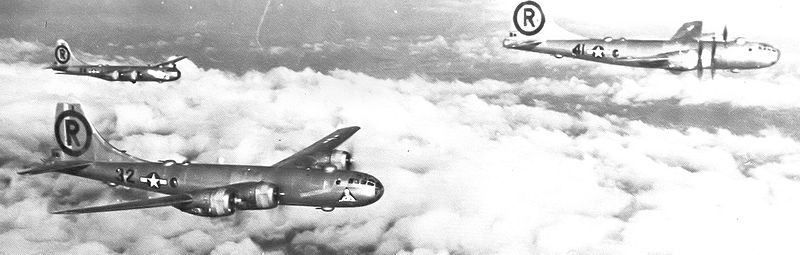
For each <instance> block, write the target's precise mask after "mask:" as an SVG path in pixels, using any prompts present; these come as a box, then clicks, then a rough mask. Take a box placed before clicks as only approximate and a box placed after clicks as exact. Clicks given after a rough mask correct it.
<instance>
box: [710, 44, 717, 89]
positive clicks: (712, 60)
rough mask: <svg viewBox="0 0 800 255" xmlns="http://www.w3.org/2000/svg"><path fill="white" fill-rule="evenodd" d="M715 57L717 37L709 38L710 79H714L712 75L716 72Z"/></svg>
mask: <svg viewBox="0 0 800 255" xmlns="http://www.w3.org/2000/svg"><path fill="white" fill-rule="evenodd" d="M716 55H717V36H716V35H712V36H711V79H712V80H713V79H714V74H715V73H716V71H717V68H716V64H717V59H716V58H715V57H716Z"/></svg>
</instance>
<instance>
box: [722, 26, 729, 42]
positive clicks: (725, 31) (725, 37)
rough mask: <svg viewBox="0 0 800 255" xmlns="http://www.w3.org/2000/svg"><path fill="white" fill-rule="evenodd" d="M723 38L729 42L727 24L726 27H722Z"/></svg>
mask: <svg viewBox="0 0 800 255" xmlns="http://www.w3.org/2000/svg"><path fill="white" fill-rule="evenodd" d="M722 40H723V41H725V42H728V25H725V28H723V29H722Z"/></svg>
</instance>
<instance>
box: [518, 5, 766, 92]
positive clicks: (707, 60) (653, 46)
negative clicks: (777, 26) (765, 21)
mask: <svg viewBox="0 0 800 255" xmlns="http://www.w3.org/2000/svg"><path fill="white" fill-rule="evenodd" d="M513 22H514V26H515V28H516V29H517V31H518V32H519V33H521V34H522V36H520V35H518V34H517V33H515V32H512V33H511V34H510V36H509V37H508V38H506V39H505V40H503V47H505V48H509V49H516V50H524V51H532V52H538V53H544V54H550V55H553V56H555V57H556V58H562V57H570V58H576V59H582V60H588V61H594V62H600V63H606V64H613V65H623V66H631V67H645V68H660V69H665V70H668V71H670V72H672V73H680V72H684V71H690V70H697V75H698V77H702V76H703V70H704V69H709V70H711V77H712V78H713V77H714V73H715V71H716V70H718V69H719V70H728V71H731V72H734V73H736V72H739V71H740V70H743V69H757V68H764V67H769V66H772V65H774V64H775V63H776V62H778V59H779V58H780V51H779V50H778V49H777V48H775V47H773V46H771V45H769V44H766V43H761V42H750V41H747V40H745V39H744V38H736V39H735V40H733V41H728V29H727V27H726V28H725V29H724V30H723V32H722V38H721V39H722V40H721V41H719V40H717V37H716V34H710V35H711V40H705V39H704V36H707V35H705V34H703V32H702V31H703V23H702V22H700V21H694V22H688V23H686V24H684V25H683V26H681V28H680V29H678V31H677V32H676V33H675V35H674V36H672V38H670V39H669V40H635V39H625V38H617V39H614V38H611V37H606V38H604V39H586V38H576V39H570V40H560V39H554V38H546V37H548V35H547V34H548V33H545V32H547V29H548V27H545V25H546V19H545V15H544V12H543V11H542V7H541V5H539V4H538V3H536V2H534V1H525V2H522V3H520V4H519V5H517V8H516V9H515V10H514V15H513ZM550 34H551V36H552V34H556V33H553V32H550ZM562 34H563V33H562ZM562 39H563V38H562Z"/></svg>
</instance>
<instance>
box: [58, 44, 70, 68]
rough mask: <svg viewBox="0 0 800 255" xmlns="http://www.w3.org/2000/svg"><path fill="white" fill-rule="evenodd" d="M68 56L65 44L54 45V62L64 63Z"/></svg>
mask: <svg viewBox="0 0 800 255" xmlns="http://www.w3.org/2000/svg"><path fill="white" fill-rule="evenodd" d="M69 58H70V55H69V50H68V49H67V46H64V45H59V46H57V47H56V62H58V63H59V64H66V63H67V61H69Z"/></svg>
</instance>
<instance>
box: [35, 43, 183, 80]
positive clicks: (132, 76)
mask: <svg viewBox="0 0 800 255" xmlns="http://www.w3.org/2000/svg"><path fill="white" fill-rule="evenodd" d="M55 58H56V62H55V63H53V65H51V66H50V67H48V68H49V69H53V70H55V71H59V73H58V74H69V75H83V76H91V77H95V78H100V79H103V80H107V81H129V82H132V83H136V82H137V81H157V82H165V81H174V80H177V79H179V78H181V71H180V70H178V68H177V67H176V66H175V62H178V61H180V60H182V59H184V58H186V57H185V56H180V57H175V58H172V59H170V60H168V61H166V62H163V63H159V64H155V65H146V66H112V65H90V64H86V63H85V62H83V61H81V60H79V59H77V58H76V57H75V54H73V53H72V49H70V48H69V44H67V42H66V41H64V40H62V39H59V40H58V41H57V42H56V50H55ZM71 60H74V61H71ZM75 62H78V63H80V64H79V65H74V64H73V63H75Z"/></svg>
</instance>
